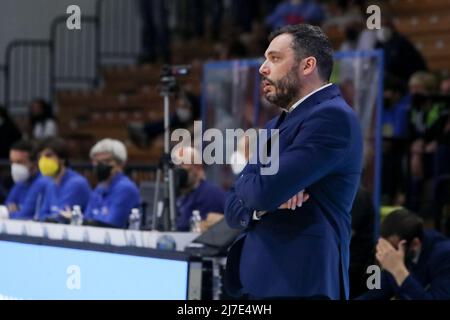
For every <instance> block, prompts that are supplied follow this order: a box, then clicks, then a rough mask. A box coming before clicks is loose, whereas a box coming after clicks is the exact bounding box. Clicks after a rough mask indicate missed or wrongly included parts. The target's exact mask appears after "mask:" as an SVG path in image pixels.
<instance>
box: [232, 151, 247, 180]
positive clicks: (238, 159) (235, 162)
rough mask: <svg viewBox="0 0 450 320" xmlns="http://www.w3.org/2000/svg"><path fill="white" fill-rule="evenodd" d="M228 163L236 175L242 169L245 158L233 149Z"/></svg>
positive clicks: (245, 163)
mask: <svg viewBox="0 0 450 320" xmlns="http://www.w3.org/2000/svg"><path fill="white" fill-rule="evenodd" d="M230 165H231V170H233V173H234V174H236V175H238V174H239V173H241V172H242V170H244V168H245V166H246V165H247V160H245V157H244V156H243V155H242V154H241V153H240V152H238V151H235V152H233V154H232V155H231V157H230Z"/></svg>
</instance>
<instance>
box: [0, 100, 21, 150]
mask: <svg viewBox="0 0 450 320" xmlns="http://www.w3.org/2000/svg"><path fill="white" fill-rule="evenodd" d="M21 137H22V133H21V132H20V130H19V128H17V125H16V124H15V123H14V121H13V120H12V119H11V117H10V115H9V113H8V111H7V110H6V109H5V107H3V106H0V159H8V155H9V150H10V149H11V146H12V145H13V144H14V142H16V141H18V140H20V138H21Z"/></svg>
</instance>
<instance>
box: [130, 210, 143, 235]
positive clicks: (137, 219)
mask: <svg viewBox="0 0 450 320" xmlns="http://www.w3.org/2000/svg"><path fill="white" fill-rule="evenodd" d="M128 229H130V230H140V229H141V213H140V212H139V209H138V208H134V209H131V214H130V216H129V217H128Z"/></svg>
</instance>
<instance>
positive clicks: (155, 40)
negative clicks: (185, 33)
mask: <svg viewBox="0 0 450 320" xmlns="http://www.w3.org/2000/svg"><path fill="white" fill-rule="evenodd" d="M139 3H140V11H141V17H142V28H143V30H142V54H141V56H140V57H139V62H140V63H153V62H156V61H157V60H158V58H161V59H162V61H164V62H165V63H170V61H171V50H170V32H169V24H168V12H167V7H166V1H163V0H139Z"/></svg>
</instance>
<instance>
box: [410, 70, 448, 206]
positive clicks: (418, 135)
mask: <svg viewBox="0 0 450 320" xmlns="http://www.w3.org/2000/svg"><path fill="white" fill-rule="evenodd" d="M437 90H438V81H437V79H436V77H435V76H434V75H433V74H432V73H428V72H417V73H415V74H413V76H412V77H411V79H410V81H409V91H410V94H411V95H412V96H413V98H412V106H411V109H410V117H409V137H410V141H411V143H410V168H411V182H410V192H409V195H408V199H409V201H408V208H410V209H419V207H420V201H419V200H420V199H421V196H422V195H423V194H424V190H423V188H424V183H426V182H427V180H428V179H430V178H431V177H432V175H433V158H434V153H435V152H436V150H437V147H438V140H439V138H440V136H441V132H443V131H444V126H445V122H446V119H447V116H448V111H447V110H446V108H445V107H443V105H441V104H440V103H437V102H436V101H434V100H433V99H429V96H431V95H434V94H436V93H437Z"/></svg>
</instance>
